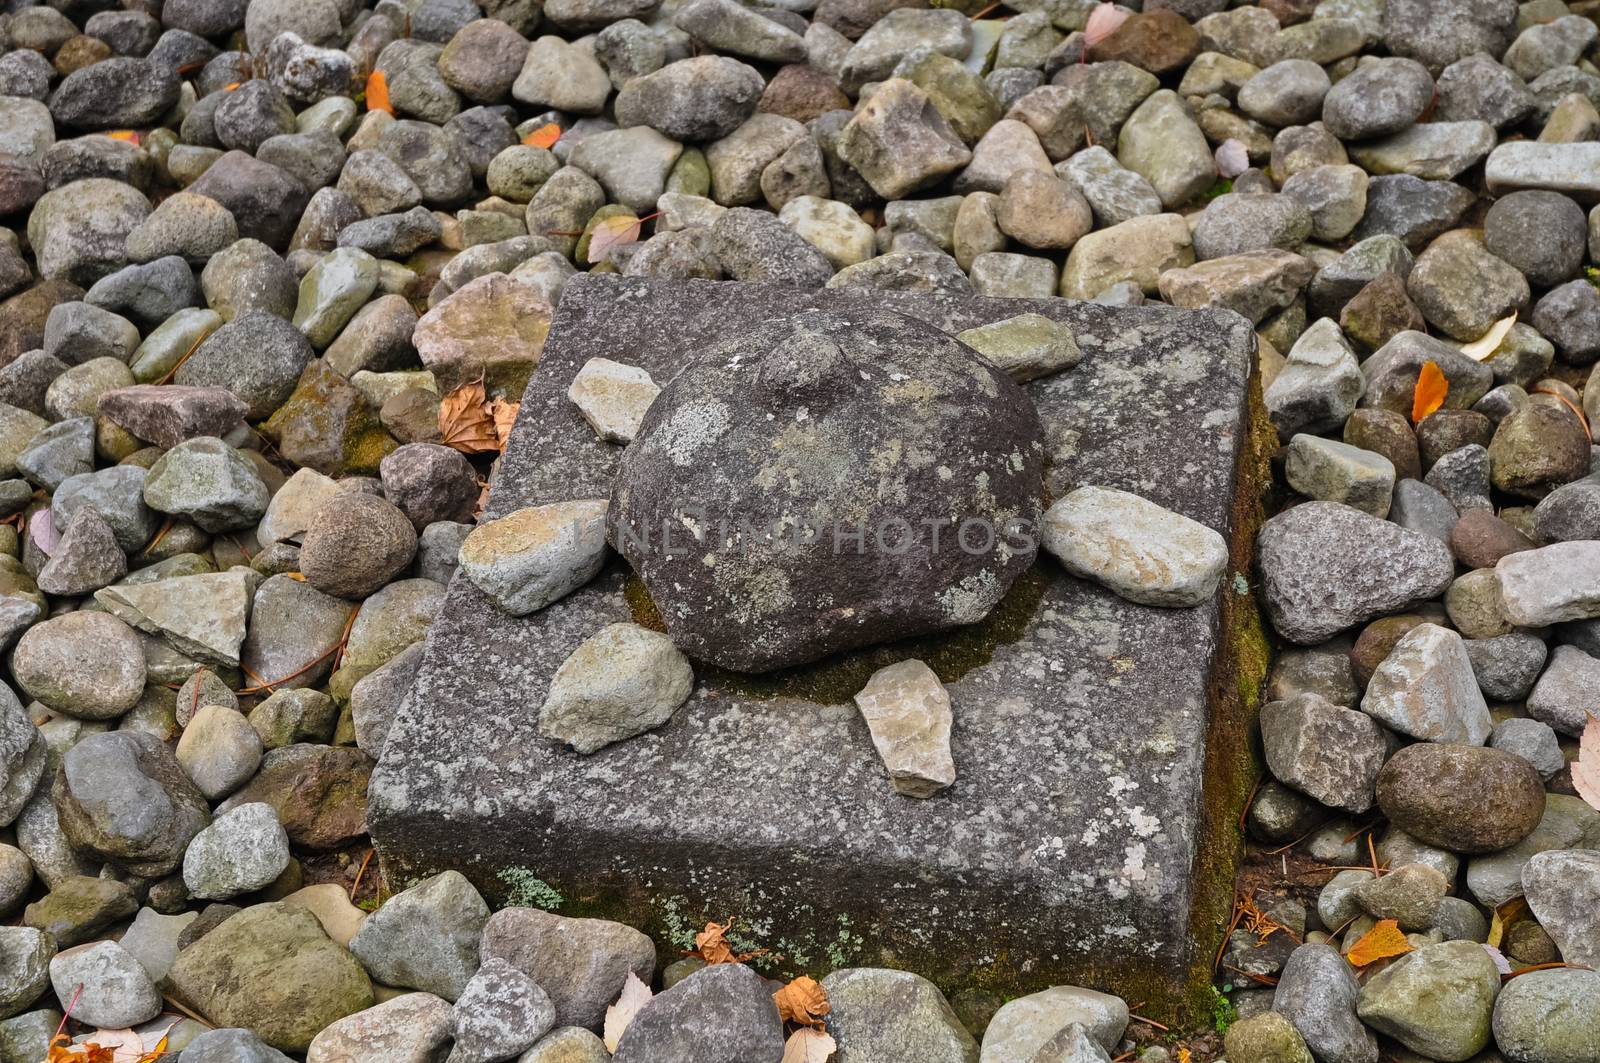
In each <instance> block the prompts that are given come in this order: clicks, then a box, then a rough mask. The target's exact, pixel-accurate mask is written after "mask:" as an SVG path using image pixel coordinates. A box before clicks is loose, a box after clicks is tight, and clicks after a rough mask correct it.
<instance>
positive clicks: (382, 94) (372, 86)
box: [367, 70, 394, 114]
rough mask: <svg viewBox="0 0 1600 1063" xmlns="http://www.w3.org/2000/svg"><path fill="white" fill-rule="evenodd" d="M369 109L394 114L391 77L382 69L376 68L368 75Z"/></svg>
mask: <svg viewBox="0 0 1600 1063" xmlns="http://www.w3.org/2000/svg"><path fill="white" fill-rule="evenodd" d="M367 110H369V111H388V112H389V113H390V114H394V108H393V107H392V106H390V104H389V79H388V78H387V77H385V76H384V73H383V71H381V70H374V71H373V72H372V73H370V74H368V75H367Z"/></svg>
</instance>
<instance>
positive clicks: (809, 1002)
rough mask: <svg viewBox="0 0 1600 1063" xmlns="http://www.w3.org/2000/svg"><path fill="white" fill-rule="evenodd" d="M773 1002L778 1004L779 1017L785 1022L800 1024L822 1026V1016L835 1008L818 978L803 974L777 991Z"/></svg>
mask: <svg viewBox="0 0 1600 1063" xmlns="http://www.w3.org/2000/svg"><path fill="white" fill-rule="evenodd" d="M772 1002H773V1003H774V1004H776V1005H778V1017H779V1018H781V1019H783V1021H784V1022H792V1023H796V1024H798V1025H800V1026H816V1027H821V1026H822V1017H823V1016H824V1015H826V1014H828V1012H829V1011H831V1010H833V1009H832V1006H831V1005H829V1003H828V991H827V990H826V989H823V988H822V986H821V985H820V984H818V982H817V980H816V979H814V978H807V977H806V976H805V975H801V976H800V977H799V978H796V979H795V980H794V981H792V982H790V983H789V984H788V985H786V986H784V987H783V988H782V989H780V990H778V991H777V992H776V993H774V994H772Z"/></svg>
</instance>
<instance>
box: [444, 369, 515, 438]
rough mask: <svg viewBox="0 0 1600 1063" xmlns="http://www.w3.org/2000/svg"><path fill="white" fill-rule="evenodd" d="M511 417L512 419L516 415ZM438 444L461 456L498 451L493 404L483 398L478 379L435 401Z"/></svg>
mask: <svg viewBox="0 0 1600 1063" xmlns="http://www.w3.org/2000/svg"><path fill="white" fill-rule="evenodd" d="M496 401H500V400H496ZM511 416H512V417H513V418H515V417H516V412H515V411H513V412H512V414H511ZM439 442H441V443H443V444H444V445H445V446H447V447H454V448H455V449H456V450H459V451H461V453H463V454H490V453H493V452H494V451H497V450H499V449H500V447H501V446H502V442H501V439H500V433H499V432H498V431H497V430H496V428H495V414H494V409H493V404H491V403H490V402H489V401H488V398H487V397H486V396H485V394H484V390H483V381H482V380H481V379H479V380H474V381H472V382H471V383H469V384H463V385H461V386H460V387H458V388H456V389H455V390H454V391H452V392H450V394H448V395H446V396H445V397H444V398H442V399H440V400H439Z"/></svg>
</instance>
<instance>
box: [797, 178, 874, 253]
mask: <svg viewBox="0 0 1600 1063" xmlns="http://www.w3.org/2000/svg"><path fill="white" fill-rule="evenodd" d="M778 220H779V221H781V222H783V224H785V225H787V226H788V227H789V228H791V229H793V230H794V231H795V232H797V233H799V234H800V238H801V239H802V240H804V241H805V242H806V243H808V244H810V245H811V246H812V247H814V248H816V249H817V250H818V251H821V252H822V255H823V257H824V258H826V259H827V260H828V261H829V262H830V263H832V265H833V268H834V269H844V268H845V267H846V266H854V265H856V264H857V263H860V262H865V261H866V260H867V259H869V258H871V257H872V256H873V255H874V254H875V253H876V252H877V248H876V246H875V244H874V242H873V232H872V226H870V225H868V224H867V223H866V222H864V221H862V220H861V215H859V214H857V213H856V212H855V209H854V208H853V207H851V206H850V204H848V203H841V202H839V201H838V200H836V199H823V198H822V197H821V196H796V197H795V198H793V199H791V200H789V202H787V203H785V204H784V205H783V209H782V210H780V211H778Z"/></svg>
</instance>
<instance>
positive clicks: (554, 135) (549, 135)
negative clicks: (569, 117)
mask: <svg viewBox="0 0 1600 1063" xmlns="http://www.w3.org/2000/svg"><path fill="white" fill-rule="evenodd" d="M560 139H561V127H560V126H558V125H556V124H555V123H554V122H546V123H545V124H544V125H542V126H540V127H539V128H538V129H535V130H534V131H533V132H531V133H529V134H528V135H527V136H525V137H523V138H522V142H523V143H524V144H526V145H528V146H529V147H533V148H553V147H555V144H556V141H558V140H560Z"/></svg>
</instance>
